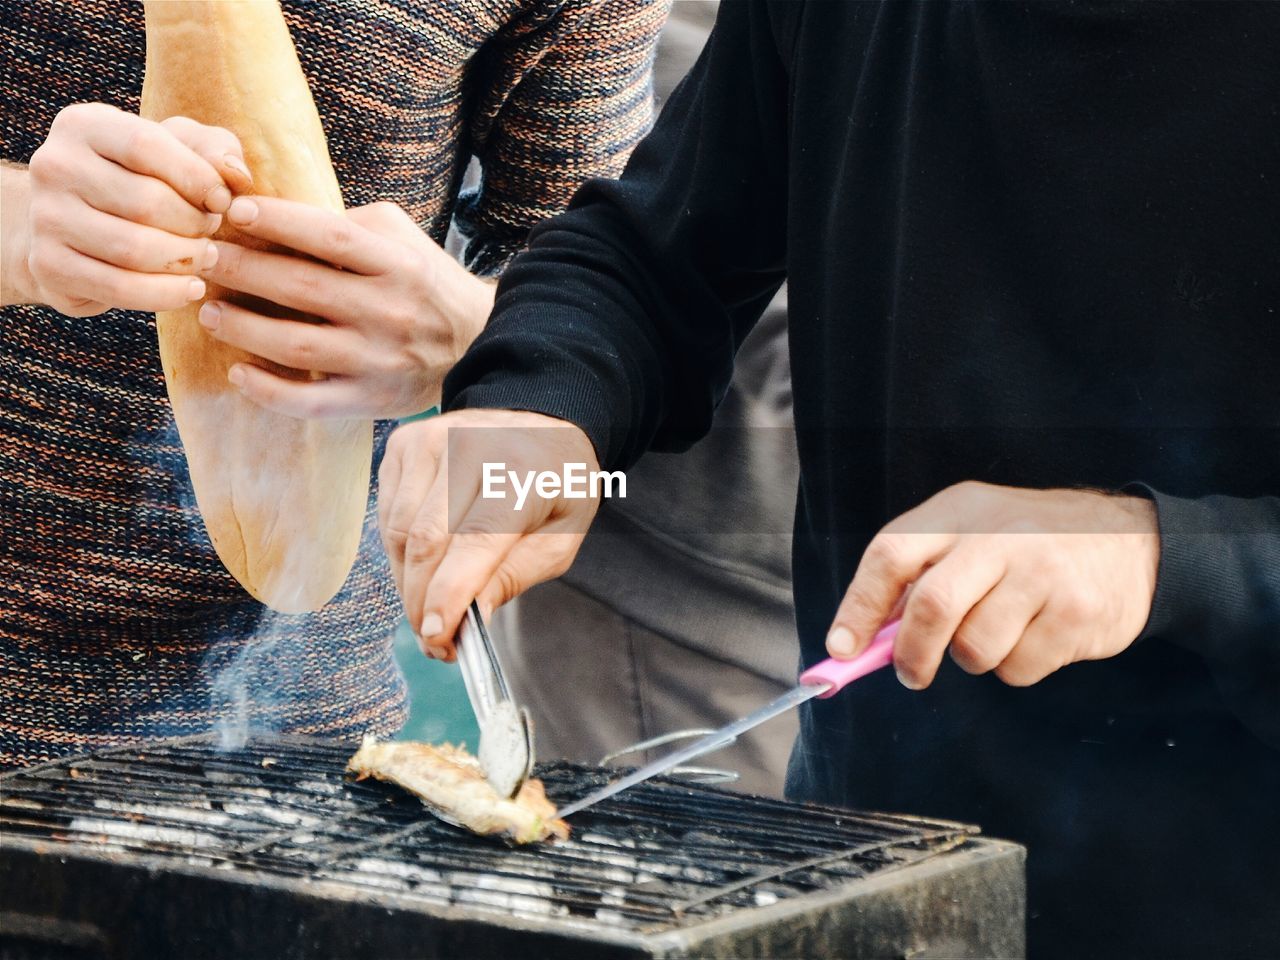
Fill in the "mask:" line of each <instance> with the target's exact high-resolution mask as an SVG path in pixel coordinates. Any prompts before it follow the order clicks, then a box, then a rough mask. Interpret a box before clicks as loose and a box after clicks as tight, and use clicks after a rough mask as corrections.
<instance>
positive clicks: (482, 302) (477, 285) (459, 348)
mask: <svg viewBox="0 0 1280 960" xmlns="http://www.w3.org/2000/svg"><path fill="white" fill-rule="evenodd" d="M466 278H467V279H466V296H464V297H463V298H462V301H463V303H464V306H463V308H462V310H461V312H460V316H459V322H458V323H457V324H456V325H455V328H454V330H455V336H456V340H455V347H456V359H461V358H462V355H463V354H464V353H466V352H467V350H468V348H469V347H470V346H471V344H472V343H473V342H475V339H476V337H478V336H480V334H481V333H483V332H484V328H485V325H486V324H487V323H488V322H489V314H491V313H493V301H494V298H495V296H496V295H497V292H498V283H497V281H496V280H490V279H486V278H484V277H477V276H475V274H472V273H469V272H468V273H466Z"/></svg>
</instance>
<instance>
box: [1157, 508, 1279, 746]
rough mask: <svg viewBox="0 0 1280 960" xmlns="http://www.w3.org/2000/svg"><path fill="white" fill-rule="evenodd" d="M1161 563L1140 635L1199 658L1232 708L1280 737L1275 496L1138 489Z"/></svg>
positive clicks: (1272, 736) (1259, 729)
mask: <svg viewBox="0 0 1280 960" xmlns="http://www.w3.org/2000/svg"><path fill="white" fill-rule="evenodd" d="M1144 490H1145V492H1146V493H1147V494H1148V495H1149V496H1151V497H1152V499H1153V500H1154V501H1155V504H1156V510H1157V515H1158V517H1159V523H1160V535H1161V551H1160V568H1159V575H1158V578H1157V584H1156V593H1155V598H1154V600H1153V603H1152V609H1151V618H1150V620H1149V621H1148V623H1147V626H1146V629H1145V630H1144V631H1143V636H1144V637H1153V638H1154V637H1159V638H1164V639H1167V640H1169V641H1170V642H1173V643H1176V644H1177V645H1179V646H1182V647H1185V648H1187V649H1190V650H1192V651H1194V652H1196V653H1198V654H1200V655H1201V656H1203V657H1204V658H1205V660H1206V661H1207V662H1208V663H1209V665H1210V666H1211V668H1212V669H1213V670H1214V673H1215V675H1216V676H1217V677H1218V680H1219V686H1220V688H1221V690H1222V692H1223V694H1224V696H1225V698H1226V700H1227V702H1228V704H1229V706H1230V707H1231V708H1232V709H1233V710H1234V711H1235V712H1236V713H1237V714H1238V715H1239V716H1240V717H1241V718H1242V719H1244V720H1245V721H1246V722H1247V723H1249V725H1250V726H1251V727H1253V729H1254V730H1256V731H1257V732H1259V733H1260V734H1262V735H1263V736H1265V737H1266V738H1267V739H1269V740H1271V741H1273V742H1275V743H1277V744H1280V698H1277V695H1276V691H1277V690H1278V689H1280V497H1254V498H1243V497H1226V496H1206V497H1198V498H1183V497H1173V496H1169V495H1167V494H1164V493H1161V492H1159V491H1155V490H1151V489H1150V488H1144Z"/></svg>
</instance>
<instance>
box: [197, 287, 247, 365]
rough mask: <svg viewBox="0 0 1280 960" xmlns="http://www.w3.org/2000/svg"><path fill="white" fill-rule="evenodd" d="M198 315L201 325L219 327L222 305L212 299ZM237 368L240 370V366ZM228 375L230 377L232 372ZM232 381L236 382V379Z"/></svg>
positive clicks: (211, 327) (210, 328) (212, 328)
mask: <svg viewBox="0 0 1280 960" xmlns="http://www.w3.org/2000/svg"><path fill="white" fill-rule="evenodd" d="M197 316H198V318H199V320H200V325H201V326H202V327H204V328H205V329H206V330H216V329H218V321H219V320H221V319H222V307H221V306H219V305H218V304H216V303H214V302H213V301H212V300H210V301H209V302H208V303H206V304H205V305H204V306H203V307H201V308H200V313H199V314H197ZM236 369H237V370H238V369H239V368H236ZM227 376H228V377H230V374H228V375H227ZM231 382H232V383H235V381H234V380H232V381H231Z"/></svg>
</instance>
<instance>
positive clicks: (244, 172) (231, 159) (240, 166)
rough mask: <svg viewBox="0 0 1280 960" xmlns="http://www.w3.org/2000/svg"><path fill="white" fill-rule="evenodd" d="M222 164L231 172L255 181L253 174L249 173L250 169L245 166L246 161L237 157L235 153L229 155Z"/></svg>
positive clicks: (223, 159)
mask: <svg viewBox="0 0 1280 960" xmlns="http://www.w3.org/2000/svg"><path fill="white" fill-rule="evenodd" d="M222 164H223V166H225V167H226V168H227V169H229V170H234V171H235V172H236V173H238V174H240V175H241V176H242V177H244V178H245V179H247V180H252V179H253V174H251V173H250V172H249V168H248V167H246V166H245V165H244V161H243V160H241V159H240V158H239V157H237V156H236V155H235V154H234V153H228V154H227V155H226V156H225V157H223V158H222Z"/></svg>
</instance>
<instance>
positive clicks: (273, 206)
mask: <svg viewBox="0 0 1280 960" xmlns="http://www.w3.org/2000/svg"><path fill="white" fill-rule="evenodd" d="M227 219H228V220H229V221H230V223H232V224H233V225H234V226H235V227H236V228H237V229H239V230H240V231H242V232H243V233H245V234H248V235H249V236H252V237H256V238H258V239H261V240H265V241H268V242H270V243H273V244H276V245H278V246H281V247H286V248H288V249H289V250H295V251H298V252H299V253H301V254H304V255H305V257H299V256H291V255H289V254H285V253H267V252H264V251H261V250H251V249H249V248H247V247H242V246H238V245H235V244H230V243H219V244H218V245H217V246H218V261H217V264H216V266H214V267H213V269H211V270H209V271H207V272H206V273H205V276H206V277H208V278H209V279H210V280H212V281H213V282H215V283H218V284H221V285H222V286H224V287H227V288H229V289H232V290H239V291H241V292H243V293H247V294H251V295H252V296H255V297H260V298H262V299H264V300H269V301H271V302H272V303H277V304H280V305H282V306H286V307H292V308H293V309H295V310H300V311H302V312H303V313H307V314H311V315H312V316H316V317H320V318H322V319H324V320H327V321H329V322H328V323H327V324H317V323H307V322H304V321H299V320H285V319H279V318H273V317H268V316H265V315H263V314H261V313H256V312H254V311H252V310H248V309H246V308H244V307H242V306H235V305H233V304H230V303H226V302H223V301H210V302H209V303H207V304H205V305H204V307H202V308H201V312H200V322H201V323H202V324H204V326H205V328H206V329H207V330H208V331H209V333H210V334H211V335H213V336H214V337H216V338H217V339H219V340H222V341H223V342H225V343H229V344H231V345H233V346H236V347H239V348H240V349H242V350H244V351H246V352H248V353H251V354H254V355H255V356H259V357H263V358H265V359H267V360H271V361H274V362H275V363H278V364H280V365H281V366H285V367H291V368H293V369H297V370H309V371H314V372H317V373H322V374H325V377H324V378H323V379H320V380H291V379H288V378H285V377H281V376H277V375H276V374H274V373H271V372H269V371H268V370H266V369H264V368H262V367H259V366H256V365H254V364H249V363H244V364H237V365H236V366H234V367H232V368H231V371H230V377H231V381H232V383H234V384H235V385H236V386H237V387H239V389H240V390H241V392H242V393H244V395H245V396H247V397H248V398H249V399H250V400H253V401H254V402H256V403H259V404H261V405H262V406H264V407H267V408H268V409H270V410H275V411H276V412H278V413H283V414H287V415H288V416H292V417H300V418H323V417H337V418H347V417H361V418H375V419H391V418H395V417H402V416H407V415H409V414H414V413H421V412H422V411H423V410H427V409H429V408H430V407H432V406H434V405H435V404H437V403H438V402H439V399H440V388H441V385H442V384H443V382H444V376H445V374H446V373H447V372H448V371H449V368H450V367H452V366H453V364H454V363H455V362H456V361H457V360H458V358H459V357H460V356H462V354H463V353H464V352H465V351H466V349H467V347H468V346H470V344H471V341H472V340H474V339H475V338H476V336H478V335H479V333H480V331H481V330H482V329H483V328H484V324H485V321H486V320H487V319H488V316H489V311H490V310H491V309H492V308H493V296H494V286H493V285H492V284H490V283H486V282H485V281H483V280H480V279H479V278H477V277H474V276H472V275H471V274H470V273H468V272H467V271H466V270H465V269H464V268H463V267H462V266H461V265H459V264H458V263H457V261H455V260H454V259H453V258H452V257H451V256H449V255H448V254H447V253H445V252H444V251H443V250H441V249H440V247H439V246H438V245H437V244H435V243H434V242H433V241H432V240H431V238H430V237H428V236H427V235H426V234H425V233H423V232H422V230H421V229H419V228H418V226H417V224H415V223H414V222H413V220H412V219H411V218H410V217H409V215H408V214H406V213H405V212H404V211H403V210H401V209H400V208H399V207H397V206H395V205H394V204H390V203H375V204H371V205H369V206H366V207H357V208H355V209H353V210H349V211H347V213H346V215H345V216H344V215H342V214H338V213H333V212H331V211H327V210H321V209H319V208H317V207H311V206H307V205H305V204H301V203H293V202H290V201H288V200H279V199H272V198H269V197H253V198H248V197H242V198H240V199H238V200H236V201H235V203H234V204H232V205H231V208H230V210H229V211H228V213H227Z"/></svg>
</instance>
